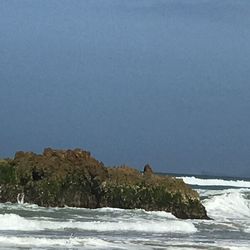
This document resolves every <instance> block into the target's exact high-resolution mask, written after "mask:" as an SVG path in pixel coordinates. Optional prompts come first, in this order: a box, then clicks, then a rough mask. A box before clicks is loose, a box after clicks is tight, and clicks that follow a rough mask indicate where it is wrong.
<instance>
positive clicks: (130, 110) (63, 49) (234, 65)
mask: <svg viewBox="0 0 250 250" xmlns="http://www.w3.org/2000/svg"><path fill="white" fill-rule="evenodd" d="M0 91H1V97H0V117H1V121H0V142H1V144H0V156H1V157H7V156H13V155H14V153H15V151H17V150H31V151H35V152H41V151H42V149H43V148H44V147H48V146H51V147H55V148H75V147H81V148H84V149H87V150H89V151H91V152H92V154H93V155H94V156H95V157H96V158H97V159H99V160H101V161H103V162H104V163H105V164H106V165H120V164H124V163H125V164H128V165H131V166H134V167H137V168H142V167H143V165H144V164H145V163H147V162H149V163H151V164H152V165H153V167H154V169H155V170H157V171H163V172H168V171H169V172H180V173H181V172H185V173H202V172H203V173H204V172H206V173H215V174H216V173H219V174H226V175H244V176H247V175H248V176H250V115H249V110H250V1H248V0H241V1H235V0H232V1H231V0H218V1H216V0H125V1H124V0H107V1H101V0H95V1H91V0H90V1H88V0H82V1H80V0H79V1H75V0H71V1H64V0H37V1H33V0H29V1H27V0H22V1H19V0H16V1H13V0H1V1H0Z"/></svg>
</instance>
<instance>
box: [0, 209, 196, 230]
mask: <svg viewBox="0 0 250 250" xmlns="http://www.w3.org/2000/svg"><path fill="white" fill-rule="evenodd" d="M0 221H1V223H0V230H18V231H19V230H20V231H41V230H65V229H78V230H84V231H98V232H111V231H136V232H145V233H147V232H149V233H184V234H185V233H195V232H196V231H197V229H196V227H195V226H194V225H193V224H192V223H191V222H190V221H181V220H163V221H155V220H143V219H131V220H127V221H124V220H118V221H116V222H114V221H111V222H109V221H91V222H90V221H83V222H81V221H74V220H69V221H63V222H62V221H51V220H49V218H48V220H45V218H43V220H37V219H32V218H31V219H28V218H24V217H21V216H19V215H16V214H2V215H0Z"/></svg>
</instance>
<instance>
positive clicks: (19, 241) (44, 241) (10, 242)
mask: <svg viewBox="0 0 250 250" xmlns="http://www.w3.org/2000/svg"><path fill="white" fill-rule="evenodd" d="M0 245H1V246H3V245H5V246H22V247H29V246H32V247H36V246H37V247H39V248H41V247H52V246H55V247H57V248H58V247H60V248H61V247H62V248H63V249H65V248H70V249H71V247H79V246H82V247H83V246H84V247H88V248H92V247H94V248H95V249H96V248H100V249H103V248H108V249H112V248H115V249H119V248H120V249H124V248H123V247H119V245H118V244H114V243H111V242H108V241H105V240H102V239H98V238H77V237H70V238H64V239H51V238H47V237H46V238H40V237H14V236H10V237H7V236H0Z"/></svg>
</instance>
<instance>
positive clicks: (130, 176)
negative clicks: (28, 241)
mask: <svg viewBox="0 0 250 250" xmlns="http://www.w3.org/2000/svg"><path fill="white" fill-rule="evenodd" d="M144 172H145V173H141V172H139V171H138V170H136V169H133V168H129V167H127V166H123V167H117V168H106V167H104V165H103V163H101V162H99V161H97V160H96V159H94V158H93V157H92V156H91V154H90V153H89V152H87V151H83V150H80V149H75V150H53V149H50V148H47V149H45V150H44V152H43V154H41V155H39V154H34V153H32V152H22V151H20V152H17V153H16V155H15V157H14V159H10V160H1V161H0V202H6V201H10V202H16V199H17V196H18V194H20V193H23V194H24V195H25V198H24V201H25V202H29V203H35V204H38V205H41V206H58V207H62V206H66V205H67V206H75V207H86V208H97V207H106V206H109V207H117V208H126V209H134V208H142V209H145V210H162V211H167V212H171V213H173V214H174V215H175V216H177V217H179V218H185V219H186V218H198V219H207V218H208V217H207V214H206V211H205V208H204V207H203V206H202V204H201V202H200V199H199V196H198V193H197V192H195V191H194V190H192V189H191V188H190V187H188V186H187V185H186V184H185V183H184V182H183V181H182V180H179V179H176V178H174V177H169V176H157V175H154V174H153V171H152V169H151V167H149V166H147V168H146V171H144Z"/></svg>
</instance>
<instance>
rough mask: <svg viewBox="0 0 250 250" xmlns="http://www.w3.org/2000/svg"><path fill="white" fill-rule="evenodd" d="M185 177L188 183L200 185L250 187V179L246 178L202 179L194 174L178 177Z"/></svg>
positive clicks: (184, 179)
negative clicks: (246, 179) (245, 179)
mask: <svg viewBox="0 0 250 250" xmlns="http://www.w3.org/2000/svg"><path fill="white" fill-rule="evenodd" d="M177 178H179V179H183V181H184V182H185V183H186V184H189V185H198V186H224V187H239V188H240V187H242V188H250V181H244V180H223V179H201V178H196V177H194V176H192V177H188V176H183V177H177Z"/></svg>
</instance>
